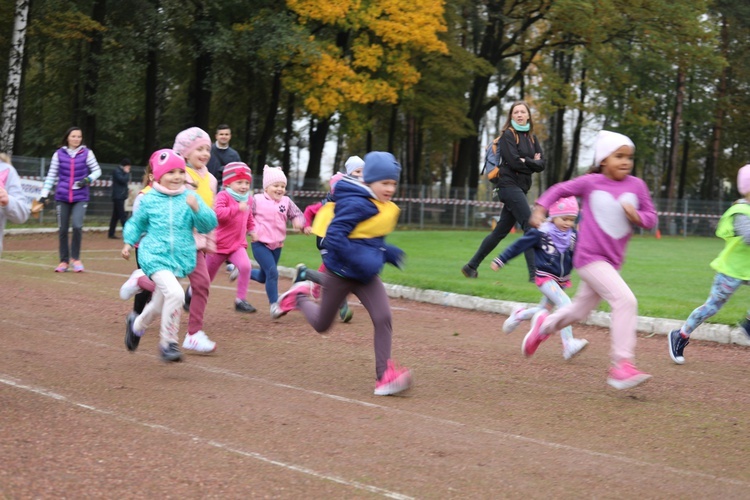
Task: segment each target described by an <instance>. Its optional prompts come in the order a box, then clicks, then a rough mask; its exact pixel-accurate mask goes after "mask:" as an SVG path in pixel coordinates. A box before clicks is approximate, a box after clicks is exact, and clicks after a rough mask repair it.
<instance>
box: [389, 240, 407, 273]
mask: <svg viewBox="0 0 750 500" xmlns="http://www.w3.org/2000/svg"><path fill="white" fill-rule="evenodd" d="M405 260H406V253H404V251H403V250H401V249H400V248H399V247H394V246H391V245H386V247H385V261H386V262H387V263H389V264H391V265H394V266H396V267H397V268H399V269H403V266H404V261H405Z"/></svg>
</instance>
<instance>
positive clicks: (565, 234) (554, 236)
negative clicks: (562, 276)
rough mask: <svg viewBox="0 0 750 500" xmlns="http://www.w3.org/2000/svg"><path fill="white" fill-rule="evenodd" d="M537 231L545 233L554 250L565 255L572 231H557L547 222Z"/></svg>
mask: <svg viewBox="0 0 750 500" xmlns="http://www.w3.org/2000/svg"><path fill="white" fill-rule="evenodd" d="M539 231H541V232H543V233H547V234H548V235H549V237H550V239H551V240H552V244H553V245H555V248H556V249H557V251H558V252H560V253H561V254H562V253H565V252H566V251H567V250H568V248H569V247H570V238H571V236H573V230H572V229H568V230H567V231H563V230H561V229H558V227H557V226H556V225H555V223H554V222H552V221H547V222H545V223H544V224H542V227H540V228H539Z"/></svg>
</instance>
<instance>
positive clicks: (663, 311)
mask: <svg viewBox="0 0 750 500" xmlns="http://www.w3.org/2000/svg"><path fill="white" fill-rule="evenodd" d="M486 234H487V233H486V232H479V231H408V230H399V231H396V232H395V233H393V234H392V235H390V236H389V237H388V241H389V242H390V243H392V244H394V245H398V246H399V247H401V248H402V249H403V250H404V251H405V252H406V255H407V260H406V265H405V267H404V270H403V271H400V270H398V269H396V268H394V267H392V266H386V268H385V270H384V272H383V280H384V281H386V282H387V283H393V284H399V285H405V286H411V287H416V288H422V289H432V290H445V291H449V292H455V293H459V294H467V295H476V296H480V297H486V298H491V299H501V300H511V301H517V302H536V301H538V300H539V297H540V295H539V291H538V290H537V288H536V286H534V285H533V284H532V283H529V282H528V281H527V279H526V278H527V274H526V263H525V261H524V259H523V256H520V257H518V258H517V259H514V260H513V261H512V262H511V263H510V265H508V266H506V267H505V268H504V269H503V270H501V271H498V272H494V271H492V270H491V269H490V267H489V265H490V262H491V259H492V258H494V257H495V256H496V255H497V254H499V253H500V252H501V251H502V249H504V248H505V247H506V246H508V245H509V244H510V243H511V242H513V241H515V239H516V238H518V237H519V235H518V234H511V235H509V236H508V238H506V239H505V240H504V241H502V242H501V243H500V245H499V246H498V248H497V249H496V251H495V252H493V253H492V254H490V256H489V257H488V258H487V259H486V260H485V261H484V262H483V263H482V265H481V266H480V268H479V278H478V279H472V280H470V279H467V278H465V277H464V276H463V274H461V266H463V265H464V264H465V263H466V262H467V261H468V260H469V258H471V256H472V255H473V253H474V251H475V250H476V249H477V247H478V246H479V243H480V242H481V241H482V239H483V238H484V237H485V236H486ZM722 248H723V241H722V240H720V239H719V238H697V237H696V238H681V237H663V238H661V239H655V238H654V237H650V236H649V237H640V236H635V237H634V238H633V239H632V240H631V242H630V245H629V247H628V253H627V258H626V262H625V266H624V267H623V276H624V278H625V280H626V281H627V283H628V284H629V285H630V287H631V289H632V290H633V292H634V293H635V295H636V297H637V298H638V304H639V305H638V312H639V314H640V315H642V316H650V317H659V318H673V319H685V318H687V316H688V315H689V314H690V312H691V311H692V310H693V309H694V308H696V307H697V306H699V305H701V304H702V303H703V302H704V301H705V300H706V297H708V292H709V290H710V288H711V283H712V281H713V277H714V271H713V269H711V267H710V266H709V264H710V262H711V261H712V260H713V259H714V258H715V257H716V256H717V255H718V254H719V252H720V251H721V249H722ZM298 262H304V263H305V264H307V265H308V266H310V267H312V266H315V267H317V266H318V264H319V263H320V256H319V254H318V251H317V249H316V248H315V240H314V237H313V236H303V235H298V234H290V235H289V237H288V238H287V242H286V244H285V246H284V250H283V251H282V254H281V261H280V264H281V265H283V266H288V267H294V265H295V264H297V263H298ZM577 284H578V279H577V276H576V275H575V273H574V278H573V288H572V290H570V294H571V296H572V294H573V293H574V292H575V288H576V286H577ZM749 293H750V292H749V291H748V290H747V288H746V287H742V288H740V290H738V291H737V293H736V294H735V296H734V297H732V299H731V300H730V301H729V302H728V303H727V304H726V305H725V306H724V308H723V309H722V310H721V311H719V313H718V314H717V315H716V316H714V317H713V318H711V321H710V322H712V323H721V324H727V325H734V324H736V323H737V322H738V321H739V320H740V319H741V318H743V317H744V316H745V314H746V311H747V307H748V297H750V295H748V294H749ZM600 307H601V310H605V311H608V310H609V306H608V305H607V304H606V303H603V304H602V305H601V306H600Z"/></svg>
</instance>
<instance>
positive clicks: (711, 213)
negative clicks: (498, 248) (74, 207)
mask: <svg viewBox="0 0 750 500" xmlns="http://www.w3.org/2000/svg"><path fill="white" fill-rule="evenodd" d="M49 161H50V158H30V157H23V156H14V157H13V165H14V166H15V167H16V169H17V170H18V173H19V175H21V177H22V178H25V179H32V180H44V176H45V175H46V172H47V166H48V165H49ZM99 165H100V166H101V168H102V176H101V177H100V178H99V180H97V181H95V182H94V183H93V184H92V186H91V188H90V189H91V200H90V201H89V206H88V210H87V211H86V222H87V225H106V224H108V223H109V219H110V217H111V214H112V200H111V193H112V187H111V186H112V184H111V178H112V172H113V171H114V170H115V169H116V168H117V166H118V165H116V164H111V163H100V164H99ZM144 171H145V168H144V167H143V166H136V165H133V167H132V170H131V178H132V179H133V182H132V184H131V193H133V196H135V193H137V192H138V190H139V189H140V186H141V179H142V177H143V173H144ZM261 182H262V179H261V176H260V175H256V176H254V177H253V183H254V188H255V190H256V192H257V191H259V190H260V189H261ZM326 189H327V183H321V184H320V186H311V189H305V190H292V191H289V192H288V195H289V196H290V197H291V198H292V199H293V200H294V202H295V203H296V204H297V205H298V206H299V207H300V208H301V209H303V210H304V209H305V207H306V206H308V205H311V204H313V203H316V202H318V201H320V200H321V199H323V197H325V195H326ZM534 189H536V188H534ZM534 192H535V193H536V191H534ZM535 197H536V195H534V196H531V195H530V196H529V199H530V202H533V199H534V198H535ZM733 201H734V200H720V201H706V200H692V199H681V200H667V199H655V200H654V204H655V205H656V210H657V212H658V214H659V222H658V224H657V226H656V228H654V229H653V230H651V231H645V230H642V229H641V230H639V232H640V233H641V234H648V233H651V234H657V231H658V234H660V235H665V236H666V235H669V236H714V231H715V230H716V224H717V223H718V221H719V218H720V217H721V214H723V213H724V211H726V210H727V209H728V208H729V206H730V205H731V204H732V203H733ZM394 202H396V203H397V204H398V205H399V207H400V208H401V215H400V219H399V225H400V226H402V227H408V228H414V229H476V230H489V229H491V228H492V227H494V225H495V223H496V222H497V219H498V217H499V216H500V212H501V210H502V206H503V205H502V203H500V202H499V201H497V200H496V199H494V198H493V194H492V190H491V186H490V185H489V183H486V182H482V183H481V185H480V187H479V189H468V188H461V189H449V188H447V187H444V186H441V185H439V184H436V185H431V186H409V185H399V188H398V192H397V194H396V197H395V198H394ZM129 206H130V204H126V207H128V208H129ZM54 217H55V216H54V210H53V209H52V208H51V207H48V208H46V209H45V211H44V212H43V213H42V214H41V216H40V217H39V219H38V222H39V223H40V224H45V223H46V224H50V223H54ZM34 222H37V220H34V221H33V222H32V223H34Z"/></svg>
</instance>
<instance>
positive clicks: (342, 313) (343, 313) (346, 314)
mask: <svg viewBox="0 0 750 500" xmlns="http://www.w3.org/2000/svg"><path fill="white" fill-rule="evenodd" d="M353 317H354V312H353V311H352V310H351V309H349V304H347V303H346V302H344V303H343V304H342V305H341V307H339V318H341V321H343V322H344V323H349V322H350V321H351V320H352V318H353Z"/></svg>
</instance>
